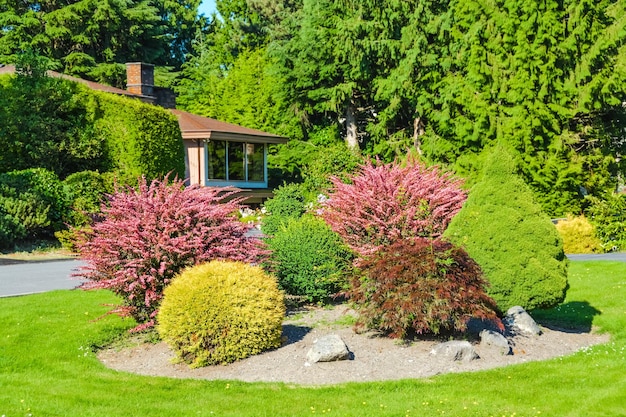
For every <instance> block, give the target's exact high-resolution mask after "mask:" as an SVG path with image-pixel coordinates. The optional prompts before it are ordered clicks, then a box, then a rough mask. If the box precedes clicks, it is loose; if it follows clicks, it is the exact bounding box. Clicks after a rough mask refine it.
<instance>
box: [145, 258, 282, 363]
mask: <svg viewBox="0 0 626 417" xmlns="http://www.w3.org/2000/svg"><path fill="white" fill-rule="evenodd" d="M284 315H285V307H284V301H283V294H282V292H281V291H280V290H279V289H278V285H277V283H276V279H275V278H274V277H272V276H271V275H268V274H267V273H266V272H265V271H263V269H261V268H260V267H257V266H251V265H248V264H244V263H240V262H223V261H212V262H209V263H206V264H202V265H197V266H195V267H193V268H189V269H187V270H185V271H183V272H182V273H181V274H180V275H178V276H177V277H176V278H175V279H174V280H173V281H172V283H171V284H170V286H169V287H167V288H166V289H165V291H164V297H163V302H162V303H161V308H160V310H159V314H158V316H157V321H158V326H157V330H158V332H159V335H160V336H161V338H162V339H163V340H165V341H166V342H167V343H168V344H169V345H170V346H171V347H172V349H174V351H175V352H176V354H177V355H178V358H179V359H180V360H182V361H184V362H186V363H187V364H189V365H190V366H191V367H194V368H196V367H201V366H206V365H215V364H225V363H230V362H234V361H236V360H238V359H243V358H246V357H248V356H251V355H255V354H257V353H261V352H263V351H265V350H268V349H273V348H277V347H279V346H280V345H281V335H282V321H283V318H284Z"/></svg>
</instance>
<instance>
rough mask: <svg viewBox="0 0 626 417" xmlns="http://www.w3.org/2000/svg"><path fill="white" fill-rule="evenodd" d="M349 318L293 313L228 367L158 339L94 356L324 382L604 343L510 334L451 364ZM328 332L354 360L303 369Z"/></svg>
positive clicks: (169, 372) (147, 367)
mask: <svg viewBox="0 0 626 417" xmlns="http://www.w3.org/2000/svg"><path fill="white" fill-rule="evenodd" d="M353 316H354V312H352V311H351V310H349V309H348V308H346V307H345V306H336V307H334V308H332V309H323V308H309V309H307V310H306V311H301V312H298V313H296V314H292V315H291V316H289V317H288V318H287V319H286V320H285V322H284V325H283V335H284V336H285V339H286V341H285V343H284V344H283V346H282V347H280V348H279V349H276V350H273V351H269V352H265V353H263V354H260V355H256V356H253V357H250V358H247V359H244V360H241V361H238V362H235V363H233V364H230V365H218V366H208V367H205V368H200V369H190V368H189V367H188V366H187V365H185V364H174V363H173V361H172V360H173V359H174V358H175V355H174V353H173V352H172V351H171V350H170V349H169V347H168V346H167V345H166V344H165V343H163V342H161V343H156V344H150V343H141V344H138V345H134V346H130V347H111V348H108V349H105V350H102V351H100V352H98V357H99V359H100V361H101V362H102V363H103V364H105V365H106V366H107V367H109V368H112V369H115V370H119V371H124V372H131V373H136V374H141V375H151V376H167V377H173V378H196V379H224V380H241V381H247V382H257V381H264V382H284V383H290V384H299V385H324V384H338V383H345V382H359V381H382V380H396V379H405V378H425V377H429V376H433V375H438V374H442V373H449V372H467V371H478V370H482V369H489V368H495V367H502V366H507V365H512V364H517V363H524V362H529V361H539V360H546V359H550V358H554V357H559V356H563V355H567V354H570V353H573V352H575V351H577V350H580V349H582V348H584V347H588V346H591V345H595V344H599V343H605V342H608V341H609V336H608V335H599V334H595V333H594V332H591V333H588V332H576V331H562V330H558V329H549V328H546V327H542V330H543V331H544V333H543V334H542V335H541V336H538V337H520V336H517V337H516V338H515V339H513V344H514V346H513V352H514V354H513V355H502V354H501V353H500V352H499V351H498V350H496V349H494V348H485V347H482V346H479V345H475V349H476V351H477V353H478V355H479V356H480V359H477V360H474V361H471V362H451V361H449V360H445V359H443V358H438V357H433V356H431V355H430V350H431V349H432V347H433V346H434V345H435V344H437V343H440V342H441V341H440V340H436V339H421V340H416V341H412V342H410V343H402V342H398V341H397V340H392V339H388V338H384V337H378V336H376V335H375V334H371V333H370V334H356V333H355V332H354V331H353V330H352V326H351V325H350V324H349V323H350V322H352V321H353V319H352V317H353ZM331 333H334V334H339V335H340V336H341V337H342V339H343V340H344V342H345V343H346V345H347V346H348V349H349V350H350V351H351V352H352V353H353V358H352V359H351V360H346V361H341V362H329V363H315V364H308V363H307V362H306V354H307V352H308V350H309V348H310V347H311V344H312V343H313V341H314V340H315V339H317V338H319V337H321V336H324V335H327V334H331Z"/></svg>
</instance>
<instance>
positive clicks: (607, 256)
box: [567, 252, 626, 262]
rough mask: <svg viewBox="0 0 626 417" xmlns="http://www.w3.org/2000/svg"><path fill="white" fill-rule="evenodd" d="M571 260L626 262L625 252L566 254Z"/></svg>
mask: <svg viewBox="0 0 626 417" xmlns="http://www.w3.org/2000/svg"><path fill="white" fill-rule="evenodd" d="M567 257H568V258H569V259H570V260H572V261H621V262H626V252H615V253H600V254H593V255H586V254H585V255H582V254H581V255H567Z"/></svg>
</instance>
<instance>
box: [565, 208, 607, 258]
mask: <svg viewBox="0 0 626 417" xmlns="http://www.w3.org/2000/svg"><path fill="white" fill-rule="evenodd" d="M556 230H557V231H558V232H559V235H560V236H561V239H563V250H564V251H565V253H602V252H604V249H603V248H602V242H600V239H598V238H597V237H596V233H595V228H594V227H593V225H592V224H591V223H590V222H589V220H587V218H586V217H585V216H574V215H572V214H568V215H567V218H566V219H565V220H560V221H559V222H558V223H557V224H556Z"/></svg>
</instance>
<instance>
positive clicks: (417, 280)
mask: <svg viewBox="0 0 626 417" xmlns="http://www.w3.org/2000/svg"><path fill="white" fill-rule="evenodd" d="M360 269H361V273H360V274H358V275H355V276H354V278H353V279H352V285H351V289H350V290H349V291H348V295H349V297H350V299H351V300H352V301H354V302H355V304H356V308H357V311H358V312H359V321H358V322H357V326H363V327H367V328H371V329H377V330H380V331H383V332H385V333H388V334H389V335H390V336H391V337H405V336H406V335H408V334H410V333H418V334H419V333H434V334H438V333H440V332H442V331H452V330H457V331H463V330H465V328H466V325H467V321H468V320H469V319H470V318H472V317H476V318H480V319H484V320H493V321H494V322H496V323H498V325H499V326H501V323H500V322H499V320H498V318H497V315H496V312H495V310H494V309H495V302H494V300H492V299H491V298H489V297H488V296H487V294H486V293H485V289H484V287H485V285H486V281H485V280H484V279H483V276H482V271H481V269H480V267H479V266H478V264H477V263H476V262H474V261H473V260H472V259H471V258H470V257H469V255H468V254H467V253H466V252H465V251H464V250H463V249H461V248H459V247H456V246H454V245H452V244H451V243H449V242H446V241H442V240H441V239H434V240H432V239H425V238H414V239H406V240H404V241H398V242H396V243H394V244H393V245H391V246H386V247H383V248H382V249H381V250H380V251H379V252H377V253H376V254H374V255H372V256H370V257H368V258H366V259H365V260H364V261H363V262H361V264H360Z"/></svg>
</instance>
